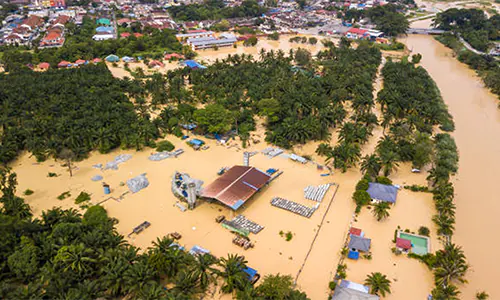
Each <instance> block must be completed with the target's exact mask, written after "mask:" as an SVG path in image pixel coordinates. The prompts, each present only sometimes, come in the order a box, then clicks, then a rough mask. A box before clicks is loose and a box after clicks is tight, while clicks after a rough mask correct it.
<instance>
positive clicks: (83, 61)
mask: <svg viewBox="0 0 500 300" xmlns="http://www.w3.org/2000/svg"><path fill="white" fill-rule="evenodd" d="M86 62H87V61H86V60H83V59H79V60H77V61H75V65H83V64H85V63H86Z"/></svg>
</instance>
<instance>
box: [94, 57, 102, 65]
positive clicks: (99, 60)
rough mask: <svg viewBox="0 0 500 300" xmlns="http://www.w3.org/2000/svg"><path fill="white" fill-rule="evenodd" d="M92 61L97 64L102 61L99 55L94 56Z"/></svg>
mask: <svg viewBox="0 0 500 300" xmlns="http://www.w3.org/2000/svg"><path fill="white" fill-rule="evenodd" d="M92 62H93V63H94V64H98V63H100V62H102V59H100V58H99V57H96V58H94V59H93V60H92Z"/></svg>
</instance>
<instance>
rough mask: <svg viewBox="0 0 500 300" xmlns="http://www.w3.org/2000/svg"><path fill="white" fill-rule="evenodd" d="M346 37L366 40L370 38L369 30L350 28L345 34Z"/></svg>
mask: <svg viewBox="0 0 500 300" xmlns="http://www.w3.org/2000/svg"><path fill="white" fill-rule="evenodd" d="M345 36H346V37H347V38H350V39H364V38H368V37H370V35H369V34H368V30H365V29H360V28H349V30H347V32H346V33H345Z"/></svg>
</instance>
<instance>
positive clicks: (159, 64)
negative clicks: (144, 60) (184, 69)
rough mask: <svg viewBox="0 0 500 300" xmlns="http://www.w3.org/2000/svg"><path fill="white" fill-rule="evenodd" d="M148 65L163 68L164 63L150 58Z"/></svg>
mask: <svg viewBox="0 0 500 300" xmlns="http://www.w3.org/2000/svg"><path fill="white" fill-rule="evenodd" d="M148 66H149V67H150V68H163V67H164V64H163V63H162V62H161V61H159V60H152V61H150V62H149V64H148Z"/></svg>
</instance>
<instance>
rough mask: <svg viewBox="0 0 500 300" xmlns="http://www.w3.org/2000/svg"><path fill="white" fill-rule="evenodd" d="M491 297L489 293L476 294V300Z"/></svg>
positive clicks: (484, 299)
mask: <svg viewBox="0 0 500 300" xmlns="http://www.w3.org/2000/svg"><path fill="white" fill-rule="evenodd" d="M489 297H490V296H489V295H488V293H486V292H485V291H482V292H477V293H476V300H486V299H488V298H489Z"/></svg>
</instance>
